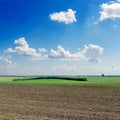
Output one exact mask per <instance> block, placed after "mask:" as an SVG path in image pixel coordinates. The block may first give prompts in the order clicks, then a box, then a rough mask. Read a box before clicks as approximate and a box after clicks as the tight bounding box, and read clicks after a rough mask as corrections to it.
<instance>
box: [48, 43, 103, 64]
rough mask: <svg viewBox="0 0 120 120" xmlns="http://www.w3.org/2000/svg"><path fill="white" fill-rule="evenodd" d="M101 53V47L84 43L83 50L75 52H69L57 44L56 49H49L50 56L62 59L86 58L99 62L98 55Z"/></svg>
mask: <svg viewBox="0 0 120 120" xmlns="http://www.w3.org/2000/svg"><path fill="white" fill-rule="evenodd" d="M102 53H103V48H102V47H100V46H97V45H93V44H89V45H85V46H84V49H83V50H81V51H80V50H78V51H77V52H76V53H73V54H72V53H70V52H69V51H68V50H65V49H64V48H63V47H62V46H60V45H59V46H58V47H57V50H56V51H55V50H53V49H51V50H50V54H49V57H50V58H63V59H77V60H87V61H89V62H100V59H99V56H100V55H101V54H102Z"/></svg>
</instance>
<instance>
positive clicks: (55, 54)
mask: <svg viewBox="0 0 120 120" xmlns="http://www.w3.org/2000/svg"><path fill="white" fill-rule="evenodd" d="M14 44H15V45H16V47H15V48H14V49H13V48H8V49H7V50H5V52H7V53H18V54H19V55H23V56H30V57H31V60H41V59H66V60H85V61H88V62H100V59H99V57H100V55H101V54H102V53H103V48H102V47H100V46H98V45H93V44H88V45H85V46H84V48H83V50H78V51H77V52H75V53H71V52H70V51H69V50H66V49H65V48H63V47H62V46H61V45H58V46H57V50H54V49H50V50H49V51H48V50H46V49H45V48H39V49H38V51H37V50H36V49H35V48H31V47H29V44H28V43H27V41H26V40H25V38H20V39H18V40H15V41H14Z"/></svg>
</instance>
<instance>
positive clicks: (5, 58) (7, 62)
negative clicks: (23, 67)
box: [0, 56, 15, 65]
mask: <svg viewBox="0 0 120 120" xmlns="http://www.w3.org/2000/svg"><path fill="white" fill-rule="evenodd" d="M10 59H11V56H0V60H2V61H4V62H5V64H6V65H15V63H14V62H13V61H12V60H10Z"/></svg>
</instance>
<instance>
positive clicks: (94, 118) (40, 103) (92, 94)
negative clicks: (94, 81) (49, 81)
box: [0, 84, 120, 120]
mask: <svg viewBox="0 0 120 120" xmlns="http://www.w3.org/2000/svg"><path fill="white" fill-rule="evenodd" d="M0 114H1V115H3V116H7V117H8V116H9V117H11V118H14V120H18V119H20V120H120V86H115V87H113V86H90V85H89V86H80V85H43V84H29V85H22V84H0Z"/></svg>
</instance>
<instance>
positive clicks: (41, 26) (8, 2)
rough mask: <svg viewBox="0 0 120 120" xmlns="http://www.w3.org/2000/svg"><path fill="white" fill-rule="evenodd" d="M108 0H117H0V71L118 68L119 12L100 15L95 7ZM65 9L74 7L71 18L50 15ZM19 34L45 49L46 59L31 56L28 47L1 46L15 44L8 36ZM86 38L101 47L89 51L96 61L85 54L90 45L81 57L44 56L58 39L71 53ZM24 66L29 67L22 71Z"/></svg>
mask: <svg viewBox="0 0 120 120" xmlns="http://www.w3.org/2000/svg"><path fill="white" fill-rule="evenodd" d="M114 3H117V4H118V5H120V3H119V2H117V0H115V1H114V2H111V1H110V0H100V1H98V0H75V1H74V0H20V1H17V0H0V57H1V58H0V66H1V67H0V72H1V73H0V74H31V75H32V74H71V73H72V74H101V73H105V74H120V73H119V70H120V63H119V59H120V57H119V51H120V47H119V45H120V40H119V38H120V34H119V31H120V20H119V15H118V16H116V17H115V18H114V19H113V18H112V17H109V18H105V17H104V18H103V20H100V16H102V15H101V14H100V11H104V10H103V9H102V5H103V4H107V6H109V5H112V4H114ZM110 7H112V6H110ZM68 9H71V10H72V11H76V13H75V18H76V22H72V23H70V24H65V23H64V22H58V21H55V20H52V19H51V18H50V14H53V13H60V12H61V11H63V12H67V11H68ZM115 12H116V11H114V12H113V13H115ZM109 16H110V15H109ZM21 37H23V38H25V41H26V42H27V44H29V48H33V49H35V50H36V52H38V48H44V49H46V50H47V51H48V52H47V53H44V54H47V59H42V60H38V61H36V60H35V61H33V60H31V58H32V57H34V56H33V55H28V53H24V54H23V53H22V54H21V53H20V51H17V50H16V51H15V52H13V53H11V52H4V51H5V50H7V49H8V48H12V49H13V50H15V47H16V46H17V45H16V44H14V41H15V40H18V39H20V38H21ZM90 44H92V45H93V46H94V45H96V46H99V47H101V48H103V52H102V53H98V55H95V57H96V58H95V57H94V59H96V60H97V59H99V62H98V61H97V62H95V61H94V62H89V60H88V59H91V56H94V54H96V53H95V51H92V52H93V53H89V54H90V56H89V57H88V56H87V57H86V56H85V57H86V58H84V60H73V59H72V60H71V58H69V59H68V58H67V59H66V56H64V55H63V56H62V55H61V56H62V57H63V58H65V59H66V60H63V58H61V56H59V58H56V57H55V56H54V57H55V59H53V56H52V57H50V51H51V49H54V50H55V51H57V46H59V45H60V46H61V47H63V48H64V49H65V50H66V51H67V50H68V51H69V52H70V53H71V54H74V53H77V50H78V49H80V50H81V52H83V51H84V49H85V47H84V45H87V46H89V45H90ZM94 47H95V46H94ZM99 47H98V48H99ZM91 49H92V48H91ZM91 49H89V50H91ZM95 50H97V48H95ZM58 51H59V50H58ZM87 52H88V51H87ZM99 52H100V51H99ZM83 53H84V52H83ZM26 54H27V55H26ZM58 54H59V53H58ZM84 54H85V53H84ZM87 54H88V53H87ZM91 54H92V55H91ZM9 55H10V56H11V57H8V56H9ZM57 57H58V56H57ZM5 59H8V60H9V61H11V62H10V63H7V62H6V60H5ZM92 59H93V57H92ZM92 61H93V60H92ZM6 63H7V65H6ZM3 66H4V67H3ZM103 67H104V68H103ZM18 68H19V71H18V72H16V70H17V69H18ZM11 69H12V70H11ZM29 69H31V72H30V71H28V72H27V70H29Z"/></svg>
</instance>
